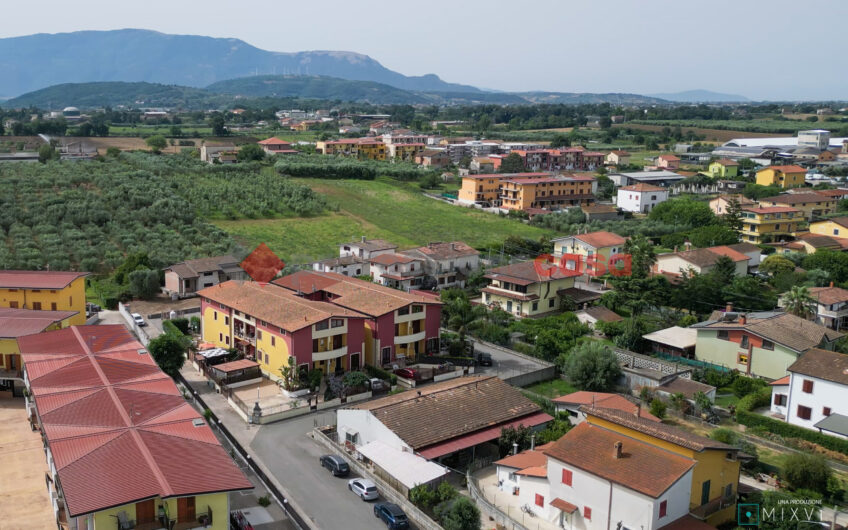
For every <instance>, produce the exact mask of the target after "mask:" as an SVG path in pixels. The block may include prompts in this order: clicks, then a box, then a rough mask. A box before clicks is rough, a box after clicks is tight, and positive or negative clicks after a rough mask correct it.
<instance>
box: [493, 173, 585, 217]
mask: <svg viewBox="0 0 848 530" xmlns="http://www.w3.org/2000/svg"><path fill="white" fill-rule="evenodd" d="M594 184H595V178H594V177H591V176H588V175H586V176H555V177H547V178H535V177H529V178H521V177H518V178H513V179H508V180H502V181H500V190H499V199H500V203H501V207H502V208H506V209H507V210H526V209H528V208H545V209H549V210H557V209H561V208H568V207H570V206H583V205H587V204H594V202H595V196H594V195H593V193H592V190H593V186H594Z"/></svg>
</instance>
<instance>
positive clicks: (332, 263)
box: [312, 254, 370, 277]
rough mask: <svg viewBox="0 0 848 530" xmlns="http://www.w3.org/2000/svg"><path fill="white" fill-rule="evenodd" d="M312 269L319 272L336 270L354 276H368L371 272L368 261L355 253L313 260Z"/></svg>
mask: <svg viewBox="0 0 848 530" xmlns="http://www.w3.org/2000/svg"><path fill="white" fill-rule="evenodd" d="M312 270H314V271H318V272H335V273H338V274H343V275H345V276H353V277H357V276H367V275H369V274H370V266H369V263H368V261H366V260H364V259H362V258H359V257H357V256H354V255H353V254H348V255H346V256H339V257H338V258H328V259H322V260H321V261H316V262H313V263H312Z"/></svg>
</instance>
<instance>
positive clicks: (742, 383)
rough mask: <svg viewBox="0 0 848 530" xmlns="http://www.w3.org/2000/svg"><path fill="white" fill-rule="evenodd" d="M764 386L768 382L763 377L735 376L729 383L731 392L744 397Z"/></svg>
mask: <svg viewBox="0 0 848 530" xmlns="http://www.w3.org/2000/svg"><path fill="white" fill-rule="evenodd" d="M765 386H768V383H766V382H765V381H764V380H763V379H754V378H751V377H745V376H739V377H737V378H736V379H735V380H734V381H733V383H732V384H731V385H730V387H731V388H732V389H733V393H734V394H735V395H736V397H739V398H742V397H745V396H747V395H748V394H750V393H751V392H754V391H756V390H759V389H760V388H763V387H765Z"/></svg>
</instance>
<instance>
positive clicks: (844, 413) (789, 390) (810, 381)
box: [771, 348, 848, 438]
mask: <svg viewBox="0 0 848 530" xmlns="http://www.w3.org/2000/svg"><path fill="white" fill-rule="evenodd" d="M787 371H788V372H789V375H788V376H787V377H784V378H782V379H778V380H777V381H775V382H774V383H773V384H772V399H771V402H772V404H771V413H772V414H773V415H775V416H778V417H780V418H781V419H783V420H785V421H787V422H789V423H791V424H792V425H797V426H799V427H805V428H807V429H814V430H817V431H819V432H822V433H824V434H829V435H831V436H837V437H839V438H848V356H846V355H844V354H841V353H837V352H832V351H827V350H822V349H819V348H813V349H810V350H807V351H806V352H804V354H803V355H801V356H800V357H799V358H798V360H797V361H795V362H794V363H793V364H792V365H791V366H790V367H789V368H788V369H787Z"/></svg>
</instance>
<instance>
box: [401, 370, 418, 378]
mask: <svg viewBox="0 0 848 530" xmlns="http://www.w3.org/2000/svg"><path fill="white" fill-rule="evenodd" d="M395 375H396V376H398V377H405V378H407V379H418V376H419V374H418V370H415V369H413V368H398V369H397V370H395Z"/></svg>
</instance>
